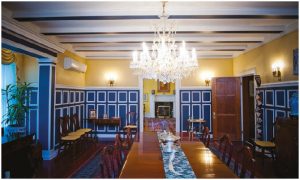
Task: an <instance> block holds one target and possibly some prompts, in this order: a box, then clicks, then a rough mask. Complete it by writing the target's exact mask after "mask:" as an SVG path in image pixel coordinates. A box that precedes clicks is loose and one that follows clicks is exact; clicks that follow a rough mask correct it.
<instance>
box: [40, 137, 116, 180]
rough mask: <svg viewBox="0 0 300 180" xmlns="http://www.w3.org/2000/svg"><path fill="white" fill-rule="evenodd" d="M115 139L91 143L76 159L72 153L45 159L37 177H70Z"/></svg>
mask: <svg viewBox="0 0 300 180" xmlns="http://www.w3.org/2000/svg"><path fill="white" fill-rule="evenodd" d="M113 143H114V139H106V140H105V141H104V140H103V141H100V142H98V143H96V144H95V145H93V144H89V146H88V147H87V148H86V149H85V151H84V152H82V153H81V154H79V155H78V156H77V157H76V159H75V160H73V159H72V157H71V156H70V155H67V156H64V157H63V158H61V159H59V160H55V159H52V160H49V161H43V165H42V167H41V168H40V170H39V172H38V174H37V176H36V178H70V177H72V175H73V174H74V173H76V172H77V171H78V170H79V169H80V168H81V167H83V166H84V165H85V164H86V163H87V162H89V160H90V159H91V158H92V157H94V156H95V154H96V153H100V151H101V150H102V148H103V147H104V146H105V145H109V144H113Z"/></svg>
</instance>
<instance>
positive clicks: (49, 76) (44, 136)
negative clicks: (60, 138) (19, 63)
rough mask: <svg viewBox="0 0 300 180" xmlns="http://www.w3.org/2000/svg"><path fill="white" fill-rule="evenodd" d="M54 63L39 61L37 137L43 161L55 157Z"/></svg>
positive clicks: (46, 60) (48, 60)
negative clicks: (40, 144) (41, 147)
mask: <svg viewBox="0 0 300 180" xmlns="http://www.w3.org/2000/svg"><path fill="white" fill-rule="evenodd" d="M55 66H56V63H55V61H52V60H50V59H47V58H43V59H39V91H38V92H39V94H38V104H39V120H38V130H37V137H38V139H39V141H40V142H41V143H42V146H43V159H44V160H50V159H52V158H54V157H55V156H56V151H55V149H54V147H55V146H54V131H55V124H54V123H55V121H54V120H55V119H54V97H55V72H56V71H55Z"/></svg>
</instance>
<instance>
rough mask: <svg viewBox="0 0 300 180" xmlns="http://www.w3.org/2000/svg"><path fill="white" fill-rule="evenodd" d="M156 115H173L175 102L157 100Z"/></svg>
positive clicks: (166, 116) (159, 116)
mask: <svg viewBox="0 0 300 180" xmlns="http://www.w3.org/2000/svg"><path fill="white" fill-rule="evenodd" d="M155 117H156V118H170V117H173V102H155Z"/></svg>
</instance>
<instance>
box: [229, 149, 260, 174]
mask: <svg viewBox="0 0 300 180" xmlns="http://www.w3.org/2000/svg"><path fill="white" fill-rule="evenodd" d="M234 172H235V173H236V174H237V175H238V176H239V177H240V178H245V177H248V178H249V177H250V178H254V175H255V159H254V158H253V156H252V151H251V148H250V147H248V146H246V145H244V146H243V147H242V149H241V150H239V151H238V152H237V158H236V161H235V164H234Z"/></svg>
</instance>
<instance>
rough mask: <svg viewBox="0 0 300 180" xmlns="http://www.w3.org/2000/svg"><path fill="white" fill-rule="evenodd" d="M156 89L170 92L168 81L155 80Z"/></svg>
mask: <svg viewBox="0 0 300 180" xmlns="http://www.w3.org/2000/svg"><path fill="white" fill-rule="evenodd" d="M157 91H158V92H170V83H166V84H164V83H163V82H160V81H159V80H157Z"/></svg>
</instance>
